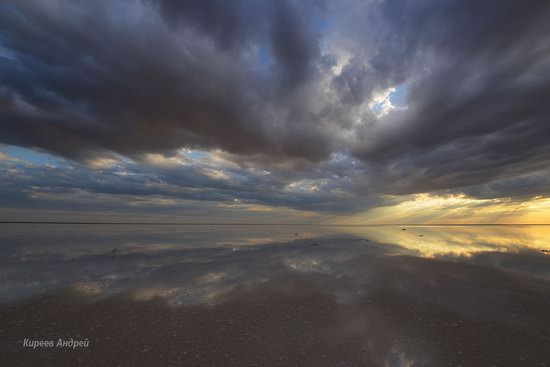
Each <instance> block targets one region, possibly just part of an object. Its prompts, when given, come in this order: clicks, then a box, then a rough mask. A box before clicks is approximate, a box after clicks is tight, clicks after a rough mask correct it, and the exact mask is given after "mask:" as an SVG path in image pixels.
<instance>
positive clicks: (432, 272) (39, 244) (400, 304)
mask: <svg viewBox="0 0 550 367" xmlns="http://www.w3.org/2000/svg"><path fill="white" fill-rule="evenodd" d="M548 250H550V226H399V227H398V226H378V227H376V226H372V227H368V226H365V227H360V226H353V227H352V226H292V225H287V226H284V225H273V226H268V225H251V226H236V225H230V226H229V225H227V226H223V225H195V226H178V225H99V224H97V225H92V224H89V225H77V224H67V225H48V224H1V225H0V279H1V282H0V302H1V303H0V324H1V326H0V342H1V345H2V353H1V355H0V365H2V366H16V365H17V366H18V365H21V366H27V365H28V366H41V365H45V366H63V365H67V366H74V365H98V366H111V365H112V366H117V365H122V366H137V365H143V366H150V365H158V366H164V365H166V366H172V365H182V366H255V365H257V366H390V367H394V366H464V367H469V366H514V367H515V366H550V347H549V346H550V253H549V252H547V251H548ZM41 340H42V341H54V346H53V347H48V346H39V347H36V348H34V347H32V346H31V347H29V342H31V341H41ZM59 340H62V341H67V340H68V341H71V340H73V341H86V346H78V347H69V346H68V344H67V343H65V344H63V343H61V344H62V345H60V346H58V345H57V343H58V341H59Z"/></svg>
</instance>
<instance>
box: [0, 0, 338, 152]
mask: <svg viewBox="0 0 550 367" xmlns="http://www.w3.org/2000/svg"><path fill="white" fill-rule="evenodd" d="M231 4H232V5H231V7H230V6H229V3H222V2H214V1H211V2H201V3H200V4H198V3H197V2H193V3H185V2H182V3H180V2H178V3H177V5H175V3H173V4H172V3H169V2H163V3H161V4H156V3H152V2H148V1H143V2H137V1H121V2H117V3H111V2H104V3H88V2H75V3H65V2H60V3H49V2H39V3H37V2H33V1H23V2H13V3H7V4H4V5H3V6H2V7H1V13H0V20H1V24H2V26H1V28H0V31H1V32H2V33H1V37H2V38H1V40H2V45H3V47H4V48H5V49H7V50H9V52H10V55H11V57H3V58H2V59H1V61H0V72H1V75H2V77H1V80H0V81H1V83H2V93H1V99H2V105H3V106H4V108H2V111H1V119H2V121H3V124H2V131H1V133H0V134H1V135H0V137H1V139H2V141H3V142H4V143H9V144H16V145H23V146H31V147H39V148H42V149H46V150H48V151H50V152H54V153H56V154H60V155H62V156H65V157H69V158H74V159H83V158H85V157H87V156H91V155H92V156H93V155H98V154H102V153H103V154H105V153H106V152H116V153H119V154H122V155H130V156H131V155H133V154H140V153H143V152H168V151H170V150H174V149H176V148H180V147H182V146H194V147H197V146H198V147H205V148H214V147H221V148H223V149H225V150H227V151H229V152H232V153H237V154H253V153H261V154H264V155H269V156H272V157H274V159H278V158H281V157H287V156H288V157H292V156H299V157H303V158H306V159H308V160H315V161H317V160H319V159H322V158H326V157H327V156H328V154H329V153H330V146H331V143H330V141H328V139H329V136H328V134H326V133H325V132H323V131H322V130H321V129H320V128H316V127H315V126H314V125H310V126H309V128H310V129H308V131H307V134H308V135H311V136H312V137H315V138H316V139H318V144H316V145H315V146H313V145H312V144H307V143H306V144H305V145H304V147H305V148H304V149H302V148H300V147H299V145H298V144H296V143H294V142H293V140H296V139H297V140H306V139H307V137H306V136H305V134H306V130H305V129H304V128H303V127H302V123H301V122H300V121H287V120H286V119H287V117H286V114H287V113H288V114H289V115H292V112H293V111H292V110H290V111H286V107H285V106H284V101H283V100H282V99H283V97H284V98H287V97H288V96H289V94H290V93H292V91H293V90H294V89H295V88H298V87H299V86H300V84H302V83H304V82H305V81H306V80H307V78H308V75H309V72H310V71H311V72H312V66H311V64H312V63H313V62H314V57H315V55H316V50H318V47H317V46H316V42H317V41H316V38H315V35H314V33H313V31H311V30H310V29H309V27H308V25H307V23H306V22H305V19H303V16H302V15H300V14H299V12H303V11H304V10H302V9H298V8H297V7H296V6H293V5H291V4H283V3H281V4H280V5H278V6H273V7H272V8H273V9H271V8H269V9H262V6H260V5H261V4H255V5H254V6H255V7H256V8H259V10H262V11H253V10H252V9H248V12H253V14H247V13H246V12H245V10H247V6H246V3H242V4H240V5H239V4H238V3H235V4H234V5H233V3H231ZM159 7H160V9H161V10H160V12H161V14H162V15H159V14H157V12H156V9H157V8H159ZM241 11H243V12H245V13H244V14H241ZM165 14H170V17H169V18H170V19H172V18H174V19H173V20H172V21H169V22H165V18H166V16H165ZM180 14H181V16H180ZM210 14H213V15H214V17H213V19H211V20H210V21H212V22H213V23H208V21H207V18H208V19H210V17H209V15H210ZM216 14H217V15H216ZM184 15H185V16H184ZM252 15H254V16H257V17H259V19H257V20H256V21H255V23H254V22H252V21H249V19H252V18H254V16H252ZM216 16H217V17H218V18H219V19H220V22H221V23H217V22H216ZM221 19H224V21H221ZM174 22H176V23H177V24H172V23H174ZM282 27H284V29H282ZM264 28H265V29H264ZM261 47H263V48H265V49H266V51H265V52H266V53H267V54H268V55H271V54H272V55H273V59H274V60H275V65H274V66H273V67H272V68H273V72H272V73H270V74H269V75H264V74H262V72H261V70H259V69H260V67H261V65H260V66H258V62H257V58H258V56H257V53H258V51H257V50H258V48H261ZM230 51H231V52H230ZM287 86H292V88H291V89H288V88H287ZM283 87H284V88H285V90H284V93H286V95H285V96H279V94H278V92H277V91H278V89H280V88H283ZM278 125H280V126H278ZM290 135H297V137H296V138H292V139H289V143H287V140H286V138H287V137H289V136H290Z"/></svg>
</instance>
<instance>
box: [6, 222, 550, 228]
mask: <svg viewBox="0 0 550 367" xmlns="http://www.w3.org/2000/svg"><path fill="white" fill-rule="evenodd" d="M0 224H60V225H141V226H318V227H471V226H549V225H550V223H474V224H468V223H464V224H460V223H448V224H447V223H434V224H422V223H394V224H392V223H383V224H321V223H190V222H181V223H180V222H52V221H0Z"/></svg>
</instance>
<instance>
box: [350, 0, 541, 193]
mask: <svg viewBox="0 0 550 367" xmlns="http://www.w3.org/2000/svg"><path fill="white" fill-rule="evenodd" d="M422 4H423V5H422ZM427 4H429V6H427ZM549 15H550V6H549V4H548V2H545V1H527V2H517V1H484V2H475V1H442V2H421V3H420V4H419V3H417V2H410V1H387V2H385V6H384V7H383V9H382V13H381V16H382V18H383V19H384V22H386V24H387V27H388V31H387V32H388V34H389V35H391V37H390V38H389V44H388V45H387V46H382V47H381V50H382V52H381V53H380V54H379V56H377V57H378V58H383V59H384V60H387V59H389V60H390V61H391V60H393V59H397V60H411V63H412V64H413V70H412V72H411V73H410V75H409V79H410V80H409V91H408V99H407V105H408V109H407V110H405V111H400V112H398V113H394V114H390V115H387V116H386V117H385V118H382V119H380V120H379V121H378V122H377V126H376V127H374V128H371V127H368V128H366V129H364V130H363V131H362V132H361V134H360V136H361V138H360V139H359V140H360V141H359V142H358V143H357V145H356V148H355V153H356V154H357V155H358V156H359V157H361V158H363V159H364V160H365V161H368V162H370V163H372V164H373V165H374V166H376V167H377V168H378V169H379V170H380V171H382V174H381V176H385V175H387V176H392V178H393V179H395V178H399V179H400V180H401V181H402V183H403V187H401V188H399V187H394V189H395V190H396V191H400V190H405V191H409V192H418V191H425V190H433V189H441V188H449V187H461V186H465V185H471V184H477V183H486V182H489V181H491V180H495V179H502V178H509V177H511V176H515V175H518V174H522V173H526V172H532V171H537V170H540V169H541V168H544V167H547V166H548V162H549V161H550V105H549V104H548V103H547V96H548V95H549V93H550V49H549V46H550V24H549V23H548V21H547V20H548V17H549ZM396 44H397V45H399V46H400V47H397V51H396V46H395V45H396ZM384 55H386V56H384ZM418 58H420V59H422V60H423V63H422V64H420V65H414V63H415V60H418ZM382 64H384V65H385V62H383V63H382ZM390 68H391V66H390ZM365 141H366V142H365ZM396 176H397V177H396Z"/></svg>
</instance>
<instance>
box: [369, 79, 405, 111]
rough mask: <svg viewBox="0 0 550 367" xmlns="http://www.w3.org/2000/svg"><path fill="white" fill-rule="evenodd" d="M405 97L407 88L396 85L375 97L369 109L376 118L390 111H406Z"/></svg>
mask: <svg viewBox="0 0 550 367" xmlns="http://www.w3.org/2000/svg"><path fill="white" fill-rule="evenodd" d="M406 96H407V87H406V86H405V85H398V86H396V87H392V88H388V89H386V90H385V91H384V92H382V93H380V94H377V95H375V96H374V98H373V99H372V102H371V103H370V104H369V107H370V108H371V110H372V111H373V112H374V113H375V114H376V116H377V117H382V116H384V115H387V114H388V113H390V112H391V111H394V110H403V109H406V108H407V106H406V105H405V99H406Z"/></svg>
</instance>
